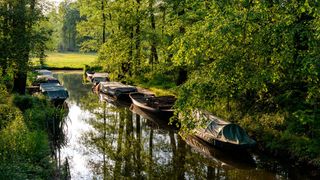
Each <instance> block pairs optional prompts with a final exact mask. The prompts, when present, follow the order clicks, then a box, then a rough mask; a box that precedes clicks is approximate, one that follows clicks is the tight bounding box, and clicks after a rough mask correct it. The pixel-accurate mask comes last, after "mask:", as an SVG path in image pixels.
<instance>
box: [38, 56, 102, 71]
mask: <svg viewBox="0 0 320 180" xmlns="http://www.w3.org/2000/svg"><path fill="white" fill-rule="evenodd" d="M46 55H47V57H46V59H45V65H46V66H47V67H48V68H49V69H82V68H83V67H84V65H85V64H87V65H90V64H92V63H93V62H94V61H95V60H96V59H97V54H94V53H76V52H72V53H71V52H67V53H59V52H48V53H46ZM32 63H33V64H34V65H36V66H37V65H39V64H40V63H39V59H38V58H33V59H32Z"/></svg>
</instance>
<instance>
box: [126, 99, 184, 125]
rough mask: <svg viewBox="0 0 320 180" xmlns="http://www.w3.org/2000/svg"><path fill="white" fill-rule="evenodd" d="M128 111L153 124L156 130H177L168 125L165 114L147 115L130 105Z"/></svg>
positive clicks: (147, 113) (167, 117) (168, 120)
mask: <svg viewBox="0 0 320 180" xmlns="http://www.w3.org/2000/svg"><path fill="white" fill-rule="evenodd" d="M130 110H131V111H132V112H133V113H136V114H138V115H140V116H142V117H143V118H145V119H148V120H150V121H152V122H154V123H155V124H156V125H157V127H158V128H161V129H169V130H177V129H178V127H177V126H175V125H174V124H173V125H169V122H170V117H169V116H166V114H154V113H149V112H147V111H144V110H142V109H141V108H139V107H138V106H136V105H134V104H131V106H130Z"/></svg>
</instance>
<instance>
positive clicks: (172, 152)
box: [55, 71, 307, 180]
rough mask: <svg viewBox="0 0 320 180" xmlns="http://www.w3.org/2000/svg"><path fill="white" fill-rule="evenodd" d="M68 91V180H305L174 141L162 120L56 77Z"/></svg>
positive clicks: (76, 78)
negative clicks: (101, 99)
mask: <svg viewBox="0 0 320 180" xmlns="http://www.w3.org/2000/svg"><path fill="white" fill-rule="evenodd" d="M55 76H56V77H58V79H59V80H60V82H62V84H63V85H64V86H65V87H66V88H67V89H68V91H69V95H70V97H69V99H68V100H67V103H68V106H69V114H68V117H67V118H68V119H67V123H66V124H67V125H66V127H65V133H66V136H67V141H68V142H67V145H66V146H65V147H64V148H62V149H61V159H62V160H63V161H65V159H68V164H69V167H70V172H71V173H70V174H71V178H72V179H77V180H78V179H124V178H129V179H130V178H134V179H162V178H163V179H305V178H307V177H305V176H304V175H303V174H302V173H299V172H298V171H296V170H295V169H293V168H289V167H288V166H287V165H284V164H283V163H282V164H281V163H279V162H277V161H276V160H272V159H270V158H266V157H264V156H261V155H255V154H253V153H246V154H244V153H241V154H239V153H238V152H231V153H230V152H229V153H226V152H223V151H221V150H217V149H215V148H213V147H211V146H208V145H207V144H205V143H203V142H202V141H200V140H199V139H195V138H192V137H186V138H185V139H183V138H182V137H180V136H179V135H178V131H177V130H176V129H175V128H174V127H170V126H167V125H166V123H165V122H166V120H165V119H161V118H158V117H154V116H153V115H152V114H147V113H144V112H143V111H140V110H139V109H138V108H135V107H133V106H132V107H130V105H128V104H110V103H107V102H104V101H100V100H99V96H98V95H96V94H94V93H92V92H91V85H84V84H83V83H82V74H81V72H73V71H71V72H56V73H55Z"/></svg>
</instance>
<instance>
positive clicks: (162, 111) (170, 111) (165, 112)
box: [129, 95, 173, 117]
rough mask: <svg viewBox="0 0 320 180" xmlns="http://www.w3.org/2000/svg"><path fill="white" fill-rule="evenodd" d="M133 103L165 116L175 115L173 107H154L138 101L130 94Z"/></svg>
mask: <svg viewBox="0 0 320 180" xmlns="http://www.w3.org/2000/svg"><path fill="white" fill-rule="evenodd" d="M129 96H130V98H131V100H132V103H133V104H134V105H136V106H138V107H139V108H140V109H142V110H144V111H148V112H151V113H156V114H161V115H163V116H165V117H171V116H172V115H173V109H171V108H170V109H157V108H153V107H150V106H147V105H145V104H144V103H141V102H139V101H137V100H136V99H135V98H134V97H132V96H131V95H129Z"/></svg>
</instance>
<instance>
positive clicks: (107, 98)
mask: <svg viewBox="0 0 320 180" xmlns="http://www.w3.org/2000/svg"><path fill="white" fill-rule="evenodd" d="M97 93H98V96H99V100H100V101H106V102H108V103H111V104H113V105H114V106H116V107H129V106H130V105H131V102H128V101H122V100H121V99H116V98H114V97H112V96H109V95H106V94H104V93H99V92H97Z"/></svg>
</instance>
